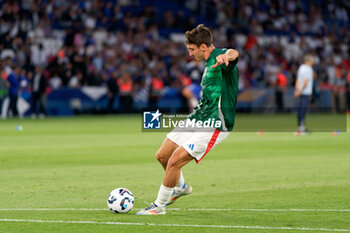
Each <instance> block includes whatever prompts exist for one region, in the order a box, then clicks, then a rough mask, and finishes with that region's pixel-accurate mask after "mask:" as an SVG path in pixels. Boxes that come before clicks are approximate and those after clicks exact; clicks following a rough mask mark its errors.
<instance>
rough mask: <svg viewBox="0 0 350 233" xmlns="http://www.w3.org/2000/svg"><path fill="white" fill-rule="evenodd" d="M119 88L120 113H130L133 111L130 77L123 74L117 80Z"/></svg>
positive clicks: (125, 73) (132, 84)
mask: <svg viewBox="0 0 350 233" xmlns="http://www.w3.org/2000/svg"><path fill="white" fill-rule="evenodd" d="M117 84H118V86H119V98H120V112H121V113H131V112H132V110H133V86H134V83H133V81H132V78H131V75H130V74H129V73H128V72H124V73H123V74H122V76H121V77H120V78H119V79H118V80H117Z"/></svg>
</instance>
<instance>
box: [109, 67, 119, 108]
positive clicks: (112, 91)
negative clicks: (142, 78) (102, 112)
mask: <svg viewBox="0 0 350 233" xmlns="http://www.w3.org/2000/svg"><path fill="white" fill-rule="evenodd" d="M117 77H118V72H117V71H114V72H113V73H112V75H111V77H110V78H109V79H108V81H107V89H108V93H107V95H108V109H107V112H108V113H112V112H113V104H114V99H115V95H116V94H118V92H119V86H118V84H117Z"/></svg>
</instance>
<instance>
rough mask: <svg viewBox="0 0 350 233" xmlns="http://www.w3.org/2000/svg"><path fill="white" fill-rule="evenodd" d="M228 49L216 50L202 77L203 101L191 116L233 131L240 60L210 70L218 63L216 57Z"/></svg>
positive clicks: (208, 61) (207, 62)
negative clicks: (218, 122) (216, 122)
mask: <svg viewBox="0 0 350 233" xmlns="http://www.w3.org/2000/svg"><path fill="white" fill-rule="evenodd" d="M226 51H227V49H218V48H215V49H214V50H213V51H212V52H211V54H210V56H209V58H208V60H206V65H205V69H204V73H203V76H202V82H201V86H202V99H201V101H200V102H199V104H198V105H197V106H196V107H195V108H194V110H193V113H191V114H190V115H189V118H190V119H191V120H193V119H195V120H196V121H198V120H199V121H206V120H208V119H210V120H214V121H220V122H221V124H220V125H221V126H220V127H217V126H216V127H215V128H217V129H219V130H224V131H231V130H232V129H233V125H234V123H235V116H236V102H237V93H238V70H237V67H236V64H237V61H238V58H237V59H236V60H234V61H231V62H229V65H228V66H226V65H225V64H222V65H220V66H217V67H215V68H210V67H211V66H212V65H214V64H215V63H216V57H217V56H218V55H220V54H224V53H225V52H226Z"/></svg>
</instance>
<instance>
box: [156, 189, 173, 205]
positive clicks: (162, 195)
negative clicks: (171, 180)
mask: <svg viewBox="0 0 350 233" xmlns="http://www.w3.org/2000/svg"><path fill="white" fill-rule="evenodd" d="M173 192H174V188H168V187H165V186H164V185H163V184H162V185H161V186H160V189H159V192H158V197H157V200H156V201H155V202H154V203H155V204H156V205H157V206H159V207H164V206H165V204H166V203H168V201H169V200H170V198H171V195H172V194H173Z"/></svg>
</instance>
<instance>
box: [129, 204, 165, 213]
mask: <svg viewBox="0 0 350 233" xmlns="http://www.w3.org/2000/svg"><path fill="white" fill-rule="evenodd" d="M159 214H166V212H165V208H164V207H159V206H157V205H156V204H155V203H152V204H151V205H150V206H148V207H147V208H145V209H143V210H140V211H139V212H137V213H136V215H159Z"/></svg>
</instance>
